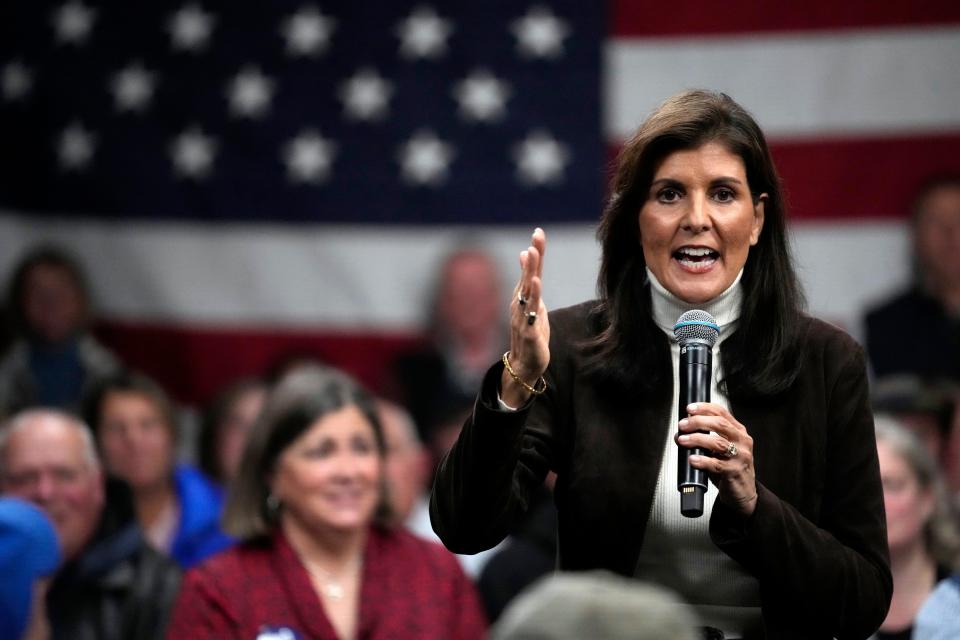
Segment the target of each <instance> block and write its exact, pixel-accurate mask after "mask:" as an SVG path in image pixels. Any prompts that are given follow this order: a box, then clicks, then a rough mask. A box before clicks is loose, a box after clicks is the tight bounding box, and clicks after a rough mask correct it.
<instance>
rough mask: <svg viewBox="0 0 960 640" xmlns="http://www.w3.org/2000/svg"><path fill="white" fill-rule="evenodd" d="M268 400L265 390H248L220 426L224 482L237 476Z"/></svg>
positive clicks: (219, 457)
mask: <svg viewBox="0 0 960 640" xmlns="http://www.w3.org/2000/svg"><path fill="white" fill-rule="evenodd" d="M265 398H266V391H265V390H264V389H261V388H260V387H252V388H250V389H247V390H246V391H244V392H243V393H241V394H240V395H239V396H237V397H236V398H235V399H234V401H233V402H232V403H231V404H230V406H229V407H228V408H227V410H226V412H225V414H224V416H223V419H222V420H221V421H220V424H218V425H217V453H216V455H217V467H218V470H219V471H220V478H221V479H222V480H223V481H224V482H229V481H230V480H232V479H233V478H234V476H236V475H237V468H238V467H239V466H240V459H241V458H242V457H243V449H244V447H246V445H247V439H248V437H249V436H250V430H251V429H252V428H253V423H254V422H256V421H257V416H259V415H260V409H261V408H262V407H263V401H264V399H265Z"/></svg>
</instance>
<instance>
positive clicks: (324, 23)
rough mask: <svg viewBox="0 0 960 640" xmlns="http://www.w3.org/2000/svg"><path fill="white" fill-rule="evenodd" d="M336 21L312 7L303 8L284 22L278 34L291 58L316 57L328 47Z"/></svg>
mask: <svg viewBox="0 0 960 640" xmlns="http://www.w3.org/2000/svg"><path fill="white" fill-rule="evenodd" d="M336 26H337V21H336V20H334V19H333V18H331V17H329V16H325V15H323V14H322V13H320V11H319V10H318V9H317V8H316V7H314V6H309V7H303V8H301V9H300V10H298V11H297V12H296V13H295V14H293V15H292V16H290V17H289V18H287V19H286V20H284V22H283V26H282V27H281V29H280V32H281V33H282V34H283V37H284V39H286V41H287V53H289V54H290V55H292V56H317V55H319V54H321V53H323V52H324V51H326V50H327V47H328V46H330V38H331V36H332V35H333V31H334V29H335V28H336Z"/></svg>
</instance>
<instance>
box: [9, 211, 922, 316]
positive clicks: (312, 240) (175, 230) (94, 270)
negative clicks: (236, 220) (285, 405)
mask: <svg viewBox="0 0 960 640" xmlns="http://www.w3.org/2000/svg"><path fill="white" fill-rule="evenodd" d="M530 231H531V230H529V229H525V228H519V227H483V228H480V229H464V230H455V229H454V230H450V229H439V228H437V227H425V228H419V227H418V228H413V227H406V228H405V227H372V228H370V227H320V226H305V227H297V228H295V229H294V228H291V227H284V226H274V225H263V226H256V227H253V226H242V225H224V224H218V225H209V226H203V225H191V224H183V223H171V224H159V223H150V224H144V223H139V224H125V225H117V224H114V223H110V224H108V223H104V222H98V221H69V222H67V221H62V220H61V221H50V222H44V223H37V222H36V221H33V220H29V219H28V218H26V217H18V216H13V215H0V256H2V260H0V273H3V274H9V271H10V269H11V267H12V266H13V264H14V262H15V261H16V260H17V259H18V258H19V256H20V255H21V254H22V252H23V250H24V248H25V247H28V246H30V245H32V244H34V243H36V242H38V241H41V240H45V241H55V242H59V243H63V244H65V245H66V246H69V247H71V249H72V250H73V251H74V252H75V253H76V254H77V256H78V258H79V259H80V260H81V261H82V263H83V264H84V266H85V267H86V268H87V270H88V272H89V275H90V280H91V282H92V283H93V287H94V292H95V295H96V299H97V303H98V306H99V308H100V311H101V313H102V314H103V315H105V316H107V317H110V318H114V319H122V320H123V319H125V320H139V321H149V322H157V321H159V322H168V323H171V324H193V325H211V326H218V327H224V328H227V327H258V326H259V327H271V326H273V327H290V328H308V329H315V330H338V329H342V330H351V331H366V330H372V331H393V330H396V331H416V330H417V329H418V328H419V327H420V326H421V325H420V323H421V322H423V320H424V319H425V309H426V305H427V303H428V300H429V296H430V292H431V289H432V287H433V284H434V281H435V278H436V272H437V267H438V265H439V263H440V261H441V260H442V258H443V256H444V255H446V253H448V252H449V251H452V250H453V249H454V248H455V247H457V246H463V245H464V243H465V242H466V241H467V240H466V238H468V237H469V241H470V243H471V246H478V247H482V248H485V249H486V250H488V251H489V252H490V253H491V254H492V255H493V256H494V257H495V258H496V259H497V260H498V261H499V264H500V265H501V272H502V276H503V279H504V281H503V286H504V309H506V305H507V302H508V297H509V292H510V290H511V289H512V287H513V284H514V281H515V277H516V273H517V271H518V269H519V267H518V263H517V255H518V254H519V252H520V251H521V250H522V249H523V248H525V246H526V243H527V242H529V235H528V234H529V232H530ZM467 234H469V236H468V235H467ZM547 234H548V250H547V256H546V263H545V271H544V285H545V291H544V299H545V301H546V302H547V304H548V305H549V306H550V308H557V307H561V306H565V305H568V304H574V303H576V302H580V301H582V300H587V299H590V298H592V297H594V295H595V294H594V291H595V282H596V276H597V270H598V266H599V256H600V251H599V247H598V246H597V243H596V241H595V240H594V227H593V226H592V225H570V226H549V227H548V228H547ZM793 241H794V246H795V247H796V255H797V263H798V268H799V271H800V275H801V279H802V280H803V282H804V285H805V287H806V289H807V293H808V297H809V302H810V310H811V312H812V313H813V314H814V315H819V316H822V317H824V318H826V319H829V320H832V321H834V322H838V323H840V324H843V325H845V326H846V327H847V328H848V329H849V330H851V331H853V332H856V331H857V329H858V322H859V317H860V314H861V313H862V311H863V308H864V306H865V305H866V304H868V303H871V302H875V301H876V300H878V299H879V298H880V297H882V296H883V295H884V294H885V293H888V292H890V291H891V290H892V289H894V288H896V287H897V286H899V285H901V284H903V283H904V282H905V281H906V279H907V277H908V272H907V265H908V263H909V251H908V249H909V247H908V242H907V239H906V227H905V225H904V224H903V223H900V222H889V223H871V224H863V223H849V224H848V223H842V222H830V223H822V224H803V225H797V226H795V227H794V228H793Z"/></svg>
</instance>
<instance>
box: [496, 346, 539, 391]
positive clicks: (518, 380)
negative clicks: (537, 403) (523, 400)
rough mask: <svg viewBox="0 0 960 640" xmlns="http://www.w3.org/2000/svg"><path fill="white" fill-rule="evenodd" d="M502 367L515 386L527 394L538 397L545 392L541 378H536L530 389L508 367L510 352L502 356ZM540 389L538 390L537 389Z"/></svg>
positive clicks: (511, 368)
mask: <svg viewBox="0 0 960 640" xmlns="http://www.w3.org/2000/svg"><path fill="white" fill-rule="evenodd" d="M503 366H504V367H505V368H506V370H507V373H509V374H510V377H511V378H513V379H514V380H515V381H516V382H517V384H519V385H520V386H521V387H523V388H524V389H526V390H527V391H528V392H530V393H532V394H533V395H535V396H538V395H540V394H541V393H543V392H544V391H546V390H547V381H546V380H544V379H543V376H540V377H539V378H537V381H536V382H534V383H533V386H532V387H531V386H530V385H529V384H527V383H526V382H524V381H523V380H521V379H520V376H518V375H517V372H516V371H514V370H513V367H511V366H510V352H509V351H506V352H504V354H503ZM538 386H539V387H540V388H539V389H538V388H537V387H538Z"/></svg>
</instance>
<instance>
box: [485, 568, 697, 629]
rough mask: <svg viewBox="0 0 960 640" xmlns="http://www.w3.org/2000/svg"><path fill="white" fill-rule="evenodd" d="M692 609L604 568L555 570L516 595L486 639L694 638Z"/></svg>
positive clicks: (665, 593)
mask: <svg viewBox="0 0 960 640" xmlns="http://www.w3.org/2000/svg"><path fill="white" fill-rule="evenodd" d="M703 637H704V636H703V634H701V633H700V632H699V630H698V629H697V617H696V613H694V611H693V610H692V609H691V608H690V607H689V606H688V605H686V604H684V603H683V602H681V601H680V600H679V599H678V598H677V597H676V596H674V595H673V594H672V593H670V592H669V591H667V590H666V589H664V588H662V587H658V586H655V585H651V584H644V583H642V582H638V581H637V580H635V579H631V578H624V577H622V576H618V575H614V574H612V573H609V572H606V571H590V572H585V573H557V574H554V575H551V576H549V577H547V578H543V579H541V580H539V581H538V582H537V583H536V584H534V585H533V586H532V587H531V588H530V589H528V590H527V591H525V592H524V593H523V594H521V595H520V597H519V598H517V599H516V600H515V601H514V602H513V604H511V605H510V607H509V608H508V609H507V610H506V612H505V613H504V615H503V618H501V620H500V621H499V622H498V623H497V624H496V625H495V626H494V628H493V631H492V634H491V638H492V640H572V639H573V638H603V639H604V640H695V639H696V640H699V639H700V638H703Z"/></svg>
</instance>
